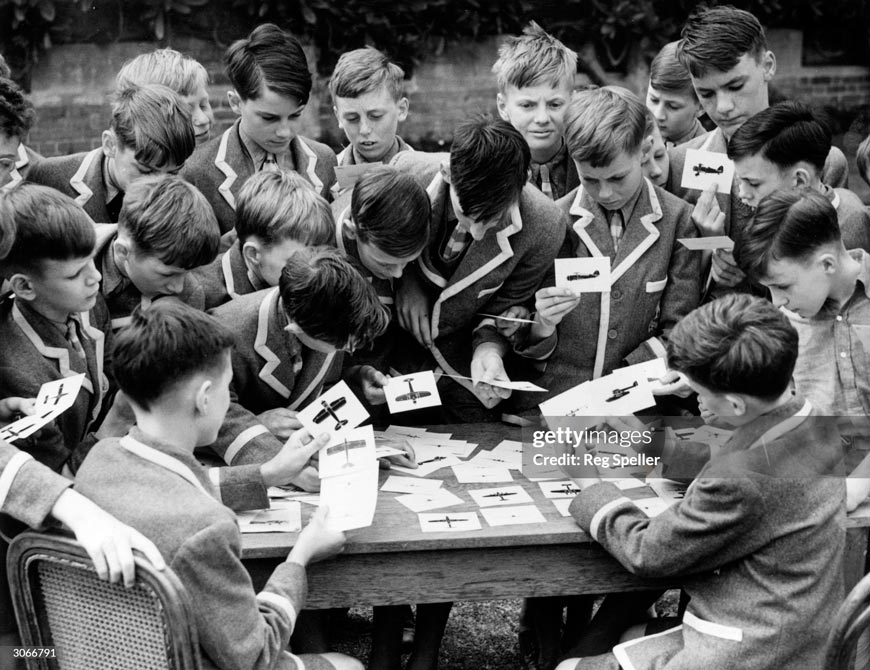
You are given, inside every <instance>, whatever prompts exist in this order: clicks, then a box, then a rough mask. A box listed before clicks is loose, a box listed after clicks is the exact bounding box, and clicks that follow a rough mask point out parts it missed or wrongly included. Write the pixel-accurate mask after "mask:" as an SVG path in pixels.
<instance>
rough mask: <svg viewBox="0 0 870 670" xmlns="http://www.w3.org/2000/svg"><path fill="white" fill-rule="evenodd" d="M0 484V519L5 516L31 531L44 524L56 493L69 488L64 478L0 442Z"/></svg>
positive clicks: (22, 452) (57, 494)
mask: <svg viewBox="0 0 870 670" xmlns="http://www.w3.org/2000/svg"><path fill="white" fill-rule="evenodd" d="M0 482H2V485H0V519H2V517H3V515H4V514H6V515H9V516H11V517H12V518H13V519H17V520H18V521H21V522H22V523H26V524H27V525H28V526H31V527H32V528H38V527H39V526H41V525H42V524H43V523H44V522H45V520H46V517H47V516H48V515H49V514H51V508H52V507H54V504H55V502H57V499H58V498H59V497H60V494H61V493H63V492H64V491H65V490H66V489H67V488H69V487H70V486H72V481H70V480H69V479H67V478H66V477H64V476H62V475H59V474H57V473H56V472H54V471H52V469H51V468H49V467H48V466H46V465H44V464H42V463H40V462H39V461H37V460H36V459H35V458H33V456H31V455H30V454H29V453H27V452H26V451H21V450H20V449H18V447H15V446H13V445H11V444H9V443H8V442H3V441H2V440H0ZM4 525H5V524H3V523H2V522H0V526H4Z"/></svg>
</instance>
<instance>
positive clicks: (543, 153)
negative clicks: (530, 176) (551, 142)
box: [531, 138, 564, 163]
mask: <svg viewBox="0 0 870 670" xmlns="http://www.w3.org/2000/svg"><path fill="white" fill-rule="evenodd" d="M563 143H564V140H563V139H561V138H560V139H559V143H558V144H557V145H556V146H555V147H550V148H549V149H533V150H532V152H531V156H532V162H533V163H548V162H549V161H551V160H553V159H554V158H555V157H556V155H557V154H558V153H559V152H560V151H561V150H562V144H563Z"/></svg>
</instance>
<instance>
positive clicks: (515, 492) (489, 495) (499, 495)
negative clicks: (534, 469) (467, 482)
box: [468, 486, 532, 507]
mask: <svg viewBox="0 0 870 670" xmlns="http://www.w3.org/2000/svg"><path fill="white" fill-rule="evenodd" d="M468 495H470V496H471V497H472V498H473V499H474V502H476V503H477V504H478V506H480V507H499V506H503V505H522V504H525V503H531V502H532V497H531V496H530V495H529V494H528V493H526V490H525V489H524V488H523V487H522V486H501V487H496V488H493V489H475V490H472V491H469V492H468Z"/></svg>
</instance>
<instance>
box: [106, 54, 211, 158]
mask: <svg viewBox="0 0 870 670" xmlns="http://www.w3.org/2000/svg"><path fill="white" fill-rule="evenodd" d="M145 84H161V85H163V86H166V87H168V88H171V89H172V90H173V91H175V92H176V93H177V94H178V95H179V96H180V97H181V101H182V102H183V103H184V104H185V105H187V109H188V110H189V111H190V119H191V121H192V122H193V132H194V135H195V137H196V143H197V145H199V144H203V143H204V142H205V141H206V140H208V138H209V134H210V132H211V127H212V126H213V125H214V113H213V112H212V109H211V103H210V102H209V99H208V72H206V70H205V68H204V67H203V66H202V65H201V64H200V63H199V62H198V61H195V60H194V59H193V58H190V57H189V56H185V55H184V54H182V53H179V52H178V51H176V50H175V49H169V48H166V49H157V50H156V51H151V52H149V53H147V54H140V55H139V56H136V58H134V59H133V60H130V61H127V62H126V63H124V66H123V67H122V68H121V71H120V72H118V76H117V77H116V78H115V94H116V95H117V94H119V93H121V92H122V91H123V90H124V89H125V88H129V87H131V86H143V85H145Z"/></svg>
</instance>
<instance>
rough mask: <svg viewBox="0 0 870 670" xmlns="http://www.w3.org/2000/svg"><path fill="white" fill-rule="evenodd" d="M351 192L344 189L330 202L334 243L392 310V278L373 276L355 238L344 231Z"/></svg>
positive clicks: (348, 216)
mask: <svg viewBox="0 0 870 670" xmlns="http://www.w3.org/2000/svg"><path fill="white" fill-rule="evenodd" d="M351 193H352V190H347V191H345V192H344V193H342V194H341V195H340V196H339V197H338V199H337V200H336V201H335V202H333V203H332V216H333V218H334V219H335V244H336V246H337V247H338V249H339V250H340V251H341V253H343V254H344V255H345V256H347V257H348V258H350V259H351V260H353V261H354V267H356V269H357V270H359V273H360V274H361V275H362V276H363V277H365V278H366V279H368V281H369V283H370V284H371V285H372V287H373V288H374V289H375V292H376V293H377V294H378V300H380V301H381V304H382V305H385V306H386V307H387V309H390V310H391V311H392V307H393V302H394V300H393V280H392V279H381V278H380V277H375V276H374V275H373V274H372V273H371V272H370V271H369V270H368V268H367V267H366V266H365V265H363V262H362V261H361V260H360V257H359V250H358V249H357V246H356V240H354V239H351V238H350V237H348V236H347V235H346V234H345V232H344V225H343V222H344V220H345V219H349V218H350V196H351Z"/></svg>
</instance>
